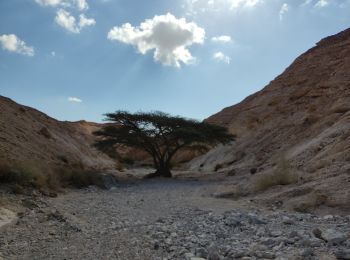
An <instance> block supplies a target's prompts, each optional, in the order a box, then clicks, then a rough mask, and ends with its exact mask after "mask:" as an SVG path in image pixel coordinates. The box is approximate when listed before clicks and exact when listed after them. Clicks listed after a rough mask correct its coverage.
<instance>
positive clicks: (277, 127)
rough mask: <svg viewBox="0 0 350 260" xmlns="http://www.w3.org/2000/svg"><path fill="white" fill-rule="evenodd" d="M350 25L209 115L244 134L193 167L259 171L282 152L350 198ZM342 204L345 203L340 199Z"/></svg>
mask: <svg viewBox="0 0 350 260" xmlns="http://www.w3.org/2000/svg"><path fill="white" fill-rule="evenodd" d="M349 104H350V29H347V30H345V31H343V32H341V33H339V34H337V35H334V36H330V37H328V38H325V39H323V40H321V41H320V42H319V43H318V44H317V45H316V46H315V47H314V48H312V49H310V50H309V51H307V52H306V53H304V54H303V55H301V56H300V57H298V58H297V59H296V60H295V61H294V62H293V64H292V65H291V66H290V67H288V68H287V69H286V70H285V71H284V72H283V73H282V74H281V75H280V76H278V77H277V78H276V79H274V80H273V81H272V82H271V83H270V84H269V85H267V86H266V87H265V88H263V89H262V90H261V91H259V92H257V93H255V94H253V95H251V96H249V97H247V98H246V99H245V100H244V101H242V102H241V103H239V104H237V105H234V106H232V107H227V108H225V109H223V110H222V111H221V112H219V113H217V114H215V115H213V116H211V117H209V118H208V119H207V121H208V122H210V123H215V124H219V125H223V126H226V127H228V128H229V129H230V131H231V132H232V133H234V134H236V135H237V141H236V143H234V144H233V145H232V146H226V147H222V146H221V147H218V148H216V149H214V150H212V151H210V152H209V153H208V154H207V155H205V156H202V157H201V158H199V159H195V160H194V161H192V162H191V168H192V169H203V170H215V167H218V165H219V166H220V169H221V170H230V169H234V170H235V171H236V172H237V173H238V174H239V173H248V174H249V171H250V169H253V168H254V169H257V175H258V174H260V173H261V172H264V171H265V170H266V169H272V168H273V167H274V166H275V165H276V164H278V161H279V160H280V159H281V158H284V159H286V160H287V161H288V163H289V164H290V165H289V166H290V167H291V168H292V169H294V170H295V171H296V172H299V173H300V175H301V177H302V181H305V182H309V181H311V180H315V179H318V183H319V184H321V189H322V185H323V184H325V183H327V184H325V185H326V186H327V189H331V190H332V192H333V193H337V192H338V191H339V197H342V198H343V200H346V196H348V197H349V198H350V195H349V194H348V193H349V186H350V183H349V181H350V177H349V171H350V166H349V161H350V145H349V144H350V105H349ZM331 203H333V204H334V205H335V204H337V203H338V202H337V201H332V202H331Z"/></svg>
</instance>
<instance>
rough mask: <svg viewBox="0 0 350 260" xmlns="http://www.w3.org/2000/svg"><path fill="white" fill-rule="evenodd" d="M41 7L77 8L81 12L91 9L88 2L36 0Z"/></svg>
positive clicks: (83, 0)
mask: <svg viewBox="0 0 350 260" xmlns="http://www.w3.org/2000/svg"><path fill="white" fill-rule="evenodd" d="M35 2H37V3H38V4H39V5H41V6H52V7H75V8H77V9H78V10H80V11H83V10H86V9H88V8H89V5H88V3H87V1H86V0H35Z"/></svg>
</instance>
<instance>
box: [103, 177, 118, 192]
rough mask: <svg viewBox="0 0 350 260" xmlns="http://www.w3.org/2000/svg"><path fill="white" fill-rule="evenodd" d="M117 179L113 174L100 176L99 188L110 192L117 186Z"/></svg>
mask: <svg viewBox="0 0 350 260" xmlns="http://www.w3.org/2000/svg"><path fill="white" fill-rule="evenodd" d="M117 184H118V183H117V179H116V178H115V176H114V175H113V174H102V175H101V183H100V184H99V186H100V187H101V188H103V189H106V190H110V189H112V188H113V187H115V186H117Z"/></svg>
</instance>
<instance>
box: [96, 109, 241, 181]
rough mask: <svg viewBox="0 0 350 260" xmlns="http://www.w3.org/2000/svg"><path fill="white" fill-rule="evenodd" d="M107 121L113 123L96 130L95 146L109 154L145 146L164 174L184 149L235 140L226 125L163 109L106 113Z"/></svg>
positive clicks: (168, 172) (201, 147)
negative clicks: (120, 149) (210, 122)
mask: <svg viewBox="0 0 350 260" xmlns="http://www.w3.org/2000/svg"><path fill="white" fill-rule="evenodd" d="M106 121H109V122H110V124H109V125H108V126H106V127H104V128H103V129H102V130H100V131H97V132H95V135H97V136H99V137H100V140H99V141H98V142H96V144H95V146H96V147H97V148H99V149H100V150H102V151H105V152H107V153H108V151H110V150H111V148H112V149H114V148H116V147H118V146H129V147H134V148H138V149H143V150H144V151H146V152H147V153H148V154H150V155H151V156H152V158H153V162H154V166H155V168H156V169H157V171H159V173H160V175H162V172H166V174H167V175H169V174H170V167H171V159H172V158H173V156H174V155H175V154H176V153H177V152H178V151H179V150H181V149H184V148H192V149H206V148H207V146H208V145H215V144H218V143H228V142H230V141H232V140H233V139H234V136H233V135H231V134H229V133H228V132H227V129H226V128H224V127H221V126H217V125H212V124H208V123H206V122H199V121H196V120H192V119H186V118H183V117H179V116H170V115H169V114H166V113H162V112H151V113H143V112H139V113H134V114H132V113H129V112H126V111H117V112H115V113H108V114H106ZM163 176H165V175H163ZM167 177H170V176H167Z"/></svg>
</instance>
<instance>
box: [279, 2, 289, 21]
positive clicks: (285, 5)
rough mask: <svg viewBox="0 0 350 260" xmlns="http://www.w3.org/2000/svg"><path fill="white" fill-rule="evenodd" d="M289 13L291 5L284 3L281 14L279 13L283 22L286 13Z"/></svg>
mask: <svg viewBox="0 0 350 260" xmlns="http://www.w3.org/2000/svg"><path fill="white" fill-rule="evenodd" d="M288 11H289V5H288V4H287V3H284V4H283V5H282V6H281V9H280V12H279V17H280V20H281V21H282V20H283V16H284V15H285V13H287V12H288Z"/></svg>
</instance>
